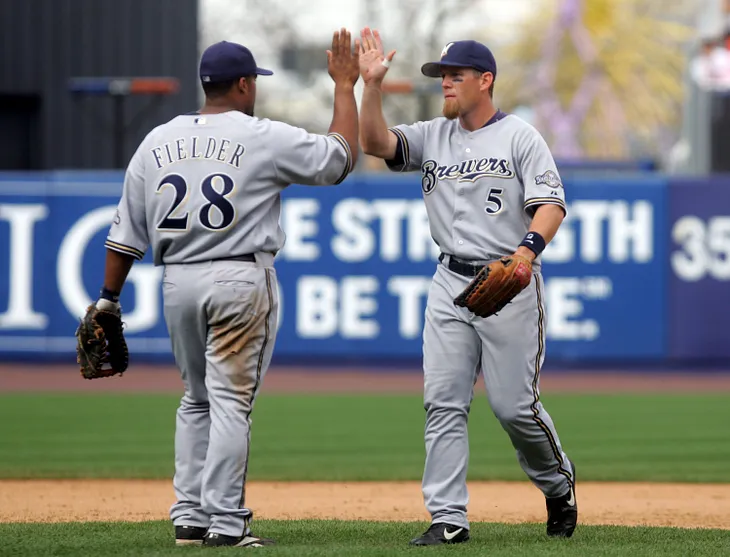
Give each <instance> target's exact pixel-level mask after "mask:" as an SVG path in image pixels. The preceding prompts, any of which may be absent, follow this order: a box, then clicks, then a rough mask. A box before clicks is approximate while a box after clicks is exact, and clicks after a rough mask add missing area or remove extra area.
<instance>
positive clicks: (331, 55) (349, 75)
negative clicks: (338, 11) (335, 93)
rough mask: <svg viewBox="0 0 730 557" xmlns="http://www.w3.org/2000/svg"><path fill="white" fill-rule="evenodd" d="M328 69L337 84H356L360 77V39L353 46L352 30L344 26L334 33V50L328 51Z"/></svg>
mask: <svg viewBox="0 0 730 557" xmlns="http://www.w3.org/2000/svg"><path fill="white" fill-rule="evenodd" d="M327 71H328V72H329V74H330V77H331V78H332V80H333V81H334V82H335V83H337V84H350V85H355V83H356V82H357V80H358V78H359V77H360V41H359V40H358V39H355V48H354V50H353V48H352V42H351V37H350V32H349V31H348V30H347V29H345V28H344V27H343V28H342V29H340V30H339V31H335V32H334V34H333V35H332V50H328V51H327Z"/></svg>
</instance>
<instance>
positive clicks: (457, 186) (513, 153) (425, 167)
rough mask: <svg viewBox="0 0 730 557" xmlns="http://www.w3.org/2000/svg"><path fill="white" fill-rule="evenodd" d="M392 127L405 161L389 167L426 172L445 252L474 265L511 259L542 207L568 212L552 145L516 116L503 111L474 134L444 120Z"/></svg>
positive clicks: (433, 220) (431, 211)
mask: <svg viewBox="0 0 730 557" xmlns="http://www.w3.org/2000/svg"><path fill="white" fill-rule="evenodd" d="M390 129H391V131H392V132H393V133H395V135H396V136H397V137H398V141H399V153H400V155H401V156H400V158H399V160H395V161H388V166H389V167H390V168H391V170H394V171H413V170H420V171H421V186H422V190H423V197H424V200H425V204H426V211H427V213H428V219H429V224H430V227H431V236H432V237H433V239H434V241H435V242H436V244H437V245H438V246H439V248H440V249H441V251H442V252H444V253H448V254H450V255H453V256H456V257H458V258H461V259H466V260H489V259H493V258H495V257H501V256H504V255H510V254H512V253H514V251H515V250H516V249H517V246H518V245H519V244H520V242H521V241H522V239H523V238H524V237H525V235H526V234H527V232H528V230H529V227H530V221H531V219H532V216H533V214H534V210H535V209H536V208H537V207H538V206H539V205H541V204H546V203H549V204H555V205H559V206H560V207H562V208H563V210H565V193H564V188H563V184H562V181H561V178H560V175H559V173H558V169H557V167H556V165H555V161H554V160H553V157H552V155H551V153H550V150H549V148H548V146H547V144H546V142H545V140H544V139H543V138H542V136H541V135H540V133H539V132H538V131H537V130H536V129H535V128H534V127H533V126H531V125H530V124H528V123H527V122H525V121H524V120H522V119H521V118H519V117H517V116H515V115H511V114H510V115H508V114H504V113H501V112H500V113H498V114H497V115H496V117H495V118H493V119H492V120H491V121H490V122H489V123H488V124H487V125H485V126H484V127H482V128H479V129H477V130H474V131H472V132H470V131H467V130H465V129H464V128H463V127H462V126H461V124H460V123H459V121H458V119H455V120H448V119H446V118H443V117H439V118H435V119H433V120H429V121H425V122H416V123H415V124H412V125H400V126H395V127H393V128H390ZM536 263H539V258H538V259H537V260H536Z"/></svg>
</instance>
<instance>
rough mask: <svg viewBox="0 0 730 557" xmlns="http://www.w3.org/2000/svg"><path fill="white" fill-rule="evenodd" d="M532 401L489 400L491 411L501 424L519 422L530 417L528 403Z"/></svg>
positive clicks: (530, 411) (507, 424)
mask: <svg viewBox="0 0 730 557" xmlns="http://www.w3.org/2000/svg"><path fill="white" fill-rule="evenodd" d="M531 403H532V401H527V402H516V401H514V400H505V399H501V400H494V401H491V406H492V412H494V415H495V417H496V418H497V420H499V422H500V423H501V424H502V426H509V425H510V424H519V423H520V422H524V421H526V420H530V419H531V417H532V410H531V408H530V404H531Z"/></svg>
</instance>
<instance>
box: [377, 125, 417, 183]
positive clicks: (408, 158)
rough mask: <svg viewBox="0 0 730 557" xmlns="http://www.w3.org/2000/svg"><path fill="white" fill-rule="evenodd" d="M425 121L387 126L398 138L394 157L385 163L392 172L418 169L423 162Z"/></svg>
mask: <svg viewBox="0 0 730 557" xmlns="http://www.w3.org/2000/svg"><path fill="white" fill-rule="evenodd" d="M426 125H427V122H416V123H415V124H410V125H400V126H393V127H392V128H388V130H389V131H390V132H392V133H394V134H395V136H396V138H397V139H398V146H397V147H396V152H395V158H394V159H392V160H386V161H385V164H387V165H388V168H389V169H390V170H392V171H393V172H410V171H413V170H420V169H421V164H422V163H423V146H424V144H425V142H426Z"/></svg>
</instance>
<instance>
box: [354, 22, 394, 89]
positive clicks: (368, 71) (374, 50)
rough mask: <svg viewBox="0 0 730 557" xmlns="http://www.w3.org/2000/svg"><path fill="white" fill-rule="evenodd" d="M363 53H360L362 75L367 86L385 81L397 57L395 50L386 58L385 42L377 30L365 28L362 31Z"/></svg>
mask: <svg viewBox="0 0 730 557" xmlns="http://www.w3.org/2000/svg"><path fill="white" fill-rule="evenodd" d="M360 39H361V49H362V50H361V52H360V75H362V79H363V81H365V83H366V84H378V83H380V82H381V81H383V78H384V77H385V74H386V73H388V67H387V65H383V63H384V62H385V64H390V62H391V60H393V56H395V50H391V51H390V52H389V53H388V55H387V56H386V55H385V53H384V51H383V41H382V40H381V39H380V33H378V30H377V29H374V30H371V29H370V27H365V28H364V29H363V30H362V31H360Z"/></svg>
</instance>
